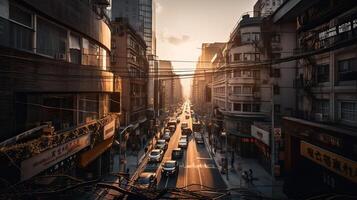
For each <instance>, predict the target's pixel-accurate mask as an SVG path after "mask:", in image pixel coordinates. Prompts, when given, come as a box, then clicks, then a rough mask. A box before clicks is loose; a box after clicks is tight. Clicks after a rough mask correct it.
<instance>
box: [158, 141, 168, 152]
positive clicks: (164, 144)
mask: <svg viewBox="0 0 357 200" xmlns="http://www.w3.org/2000/svg"><path fill="white" fill-rule="evenodd" d="M156 148H158V149H162V150H166V149H167V142H166V140H158V141H157V142H156Z"/></svg>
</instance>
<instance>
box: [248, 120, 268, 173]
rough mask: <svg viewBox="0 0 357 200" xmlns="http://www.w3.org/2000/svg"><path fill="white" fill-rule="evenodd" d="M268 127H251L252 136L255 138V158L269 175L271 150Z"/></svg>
mask: <svg viewBox="0 0 357 200" xmlns="http://www.w3.org/2000/svg"><path fill="white" fill-rule="evenodd" d="M269 128H270V127H269V126H263V127H262V126H258V125H252V127H251V129H252V136H253V137H254V138H255V152H254V153H255V157H256V158H257V160H258V162H259V163H260V165H261V166H262V167H263V168H264V169H265V170H266V171H267V172H268V173H271V150H270V142H271V141H270V133H269Z"/></svg>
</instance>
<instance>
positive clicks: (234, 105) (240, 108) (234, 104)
mask: <svg viewBox="0 0 357 200" xmlns="http://www.w3.org/2000/svg"><path fill="white" fill-rule="evenodd" d="M241 105H242V104H240V103H233V110H234V111H242V107H241Z"/></svg>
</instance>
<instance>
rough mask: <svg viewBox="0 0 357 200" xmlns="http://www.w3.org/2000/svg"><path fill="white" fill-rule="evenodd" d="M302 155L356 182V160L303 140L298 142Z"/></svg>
mask: <svg viewBox="0 0 357 200" xmlns="http://www.w3.org/2000/svg"><path fill="white" fill-rule="evenodd" d="M300 153H301V155H302V156H304V157H306V158H308V159H310V160H312V161H314V162H315V163H317V164H319V165H322V166H324V167H326V168H327V169H329V170H331V171H333V172H335V173H336V174H339V175H341V176H343V177H345V178H347V179H349V180H351V181H353V182H355V183H357V162H356V161H353V160H350V159H348V158H345V157H343V156H340V155H338V154H335V153H332V152H330V151H327V150H325V149H322V148H320V147H317V146H315V145H312V144H310V143H307V142H305V141H301V143H300Z"/></svg>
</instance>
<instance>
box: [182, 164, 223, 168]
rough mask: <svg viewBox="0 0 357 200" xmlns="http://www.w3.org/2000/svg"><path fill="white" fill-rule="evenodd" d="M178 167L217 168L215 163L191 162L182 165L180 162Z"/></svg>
mask: <svg viewBox="0 0 357 200" xmlns="http://www.w3.org/2000/svg"><path fill="white" fill-rule="evenodd" d="M180 168H185V169H190V168H206V169H215V168H217V167H216V165H215V164H206V163H204V164H191V165H184V164H181V165H180Z"/></svg>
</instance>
